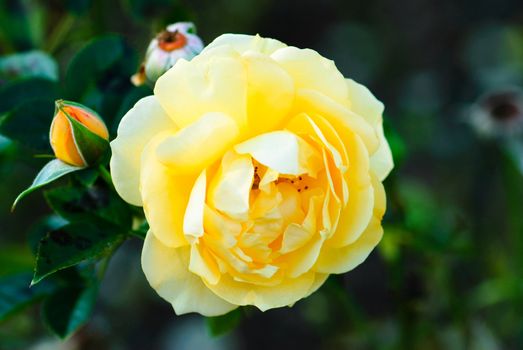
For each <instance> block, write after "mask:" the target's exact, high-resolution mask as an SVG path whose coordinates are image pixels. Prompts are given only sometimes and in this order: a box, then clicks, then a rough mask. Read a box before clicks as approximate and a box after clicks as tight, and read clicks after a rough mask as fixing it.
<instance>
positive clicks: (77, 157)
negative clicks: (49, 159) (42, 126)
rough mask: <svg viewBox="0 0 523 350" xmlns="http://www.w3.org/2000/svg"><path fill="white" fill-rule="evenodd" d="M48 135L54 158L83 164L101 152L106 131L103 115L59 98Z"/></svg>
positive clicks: (97, 156)
mask: <svg viewBox="0 0 523 350" xmlns="http://www.w3.org/2000/svg"><path fill="white" fill-rule="evenodd" d="M49 139H50V142H51V147H52V148H53V151H54V154H55V156H56V158H58V159H60V160H62V161H63V162H65V163H68V164H71V165H75V166H79V167H84V166H87V165H90V164H93V163H94V162H96V161H97V160H98V159H99V158H100V157H101V156H102V155H103V153H104V152H105V150H106V148H107V145H108V142H107V141H108V140H109V132H108V131H107V127H106V126H105V124H104V122H103V120H102V118H100V116H99V115H98V114H97V113H96V112H95V111H93V110H92V109H90V108H88V107H85V106H83V105H81V104H78V103H75V102H69V101H64V100H58V101H56V109H55V115H54V118H53V122H52V124H51V130H50V133H49Z"/></svg>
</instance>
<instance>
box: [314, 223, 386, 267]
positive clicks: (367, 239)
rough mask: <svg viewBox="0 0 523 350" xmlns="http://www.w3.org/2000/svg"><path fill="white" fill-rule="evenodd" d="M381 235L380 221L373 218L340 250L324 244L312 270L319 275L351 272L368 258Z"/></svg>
mask: <svg viewBox="0 0 523 350" xmlns="http://www.w3.org/2000/svg"><path fill="white" fill-rule="evenodd" d="M382 235H383V229H382V227H381V223H380V219H377V218H376V217H374V218H372V220H371V222H370V224H369V226H368V227H367V228H366V229H365V232H363V234H361V236H360V237H359V238H358V239H357V240H356V241H355V242H354V243H352V244H349V245H347V246H345V247H342V248H333V247H330V246H327V245H326V244H324V245H323V249H322V250H321V253H320V256H319V258H318V261H317V262H316V265H315V266H314V268H313V270H314V271H317V272H321V273H345V272H347V271H350V270H352V269H353V268H355V267H356V266H358V265H359V264H361V263H362V262H363V261H364V260H365V259H366V258H367V256H369V254H370V252H371V251H372V250H373V249H374V247H375V246H376V245H377V244H378V243H379V241H380V240H381V237H382Z"/></svg>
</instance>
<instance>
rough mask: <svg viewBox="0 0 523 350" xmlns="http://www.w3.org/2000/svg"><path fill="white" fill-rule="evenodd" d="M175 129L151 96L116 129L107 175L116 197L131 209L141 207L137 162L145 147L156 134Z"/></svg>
mask: <svg viewBox="0 0 523 350" xmlns="http://www.w3.org/2000/svg"><path fill="white" fill-rule="evenodd" d="M176 129H177V127H176V125H175V124H174V123H173V121H172V120H171V119H170V118H169V117H168V116H167V114H166V113H165V111H164V110H163V109H162V107H161V106H160V104H159V103H158V100H157V99H156V97H154V96H148V97H145V98H142V99H141V100H140V101H138V102H137V103H136V104H135V105H134V107H133V108H132V109H131V110H130V111H129V112H127V114H125V116H124V117H123V118H122V121H121V122H120V125H119V126H118V136H117V137H116V139H114V141H112V142H111V150H112V157H111V175H112V177H113V183H114V187H115V188H116V191H117V192H118V194H119V195H120V196H121V197H122V198H123V199H124V200H126V201H127V202H129V203H131V204H133V205H138V206H141V205H142V198H141V195H140V191H139V183H140V159H141V156H142V151H143V149H144V147H145V145H146V144H147V143H148V142H149V141H150V140H151V139H152V138H153V136H154V135H156V134H157V133H159V132H162V131H165V130H173V131H175V130H176Z"/></svg>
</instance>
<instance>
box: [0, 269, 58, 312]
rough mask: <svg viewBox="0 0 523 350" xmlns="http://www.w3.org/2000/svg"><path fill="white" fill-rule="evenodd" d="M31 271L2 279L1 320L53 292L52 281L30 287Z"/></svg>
mask: <svg viewBox="0 0 523 350" xmlns="http://www.w3.org/2000/svg"><path fill="white" fill-rule="evenodd" d="M30 283H31V273H21V274H17V275H12V276H8V277H4V278H1V279H0V321H3V320H5V319H6V318H7V317H9V316H10V315H12V314H14V313H16V312H17V311H19V310H21V309H23V308H24V307H25V306H28V305H30V304H31V303H33V302H36V301H38V300H40V299H41V298H43V297H44V296H46V295H48V294H50V293H51V291H52V290H53V286H52V285H51V284H50V283H41V284H39V285H37V286H33V287H29V285H30Z"/></svg>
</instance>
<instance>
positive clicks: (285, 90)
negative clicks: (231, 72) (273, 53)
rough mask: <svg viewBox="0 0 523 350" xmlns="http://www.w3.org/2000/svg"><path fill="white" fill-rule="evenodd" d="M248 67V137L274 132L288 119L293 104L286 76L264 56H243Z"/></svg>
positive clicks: (288, 77) (288, 80) (285, 73)
mask: <svg viewBox="0 0 523 350" xmlns="http://www.w3.org/2000/svg"><path fill="white" fill-rule="evenodd" d="M242 59H243V61H244V62H245V65H246V67H247V79H248V81H249V85H248V97H247V115H248V123H249V134H250V135H257V134H260V133H262V132H265V131H269V130H273V129H274V128H275V127H276V126H278V125H280V124H281V123H282V121H283V119H284V118H285V117H286V116H287V115H288V113H289V111H290V109H291V107H292V104H293V101H294V83H293V80H292V78H291V77H290V76H289V74H288V73H287V72H286V71H285V70H284V69H283V68H281V67H280V66H279V65H278V64H277V63H276V62H274V61H273V60H272V59H270V58H269V57H268V56H266V55H262V54H259V53H255V52H252V51H249V52H247V53H245V54H244V55H243V56H242Z"/></svg>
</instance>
